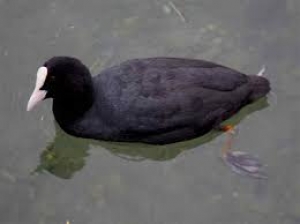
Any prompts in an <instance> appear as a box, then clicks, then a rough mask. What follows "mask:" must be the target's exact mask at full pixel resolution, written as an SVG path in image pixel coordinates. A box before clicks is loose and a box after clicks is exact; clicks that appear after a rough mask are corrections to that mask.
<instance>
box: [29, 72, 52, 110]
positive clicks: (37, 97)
mask: <svg viewBox="0 0 300 224" xmlns="http://www.w3.org/2000/svg"><path fill="white" fill-rule="evenodd" d="M47 73H48V70H47V68H46V67H40V68H39V69H38V71H37V74H36V83H35V88H34V90H33V92H32V94H31V96H30V99H29V101H28V104H27V111H30V110H31V109H32V108H33V107H34V106H35V105H37V104H38V103H39V102H41V101H42V100H43V99H45V97H46V94H47V91H45V90H40V88H41V87H42V86H43V85H44V83H45V80H46V77H47Z"/></svg>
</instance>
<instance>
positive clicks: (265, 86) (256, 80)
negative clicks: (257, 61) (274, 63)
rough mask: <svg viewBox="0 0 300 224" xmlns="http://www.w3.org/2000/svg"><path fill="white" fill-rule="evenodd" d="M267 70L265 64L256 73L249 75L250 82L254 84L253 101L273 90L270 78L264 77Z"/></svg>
mask: <svg viewBox="0 0 300 224" xmlns="http://www.w3.org/2000/svg"><path fill="white" fill-rule="evenodd" d="M265 70H266V68H265V66H263V68H262V69H261V70H260V71H259V72H258V73H257V74H256V75H249V82H250V85H251V86H252V94H251V95H250V100H251V101H255V100H257V99H259V98H261V97H264V96H265V95H267V94H268V93H269V92H270V90H271V87H270V82H269V80H268V79H267V78H265V77H264V74H265Z"/></svg>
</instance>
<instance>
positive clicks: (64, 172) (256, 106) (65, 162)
mask: <svg viewBox="0 0 300 224" xmlns="http://www.w3.org/2000/svg"><path fill="white" fill-rule="evenodd" d="M267 106H268V102H267V98H266V97H265V98H262V99H260V100H258V101H256V102H255V103H253V104H250V105H248V106H246V107H244V108H243V109H242V110H240V111H239V113H237V114H236V115H235V116H233V117H232V118H230V119H229V120H227V121H225V122H224V124H231V125H237V124H238V123H239V122H240V121H241V120H243V119H244V118H245V117H246V116H247V115H249V114H251V113H253V112H255V111H258V110H261V109H263V108H265V107H267ZM55 127H56V136H55V138H54V140H53V141H52V142H51V143H49V144H48V146H47V147H46V149H45V150H44V151H43V152H42V153H41V155H40V165H39V166H38V167H37V168H36V170H35V171H36V172H38V173H39V172H42V171H48V172H49V173H51V174H53V175H55V176H57V177H60V178H63V179H70V178H72V176H73V174H74V173H75V172H77V171H79V170H81V169H82V168H83V167H84V165H85V157H87V156H88V149H89V146H90V145H93V146H100V147H99V150H101V149H102V148H105V149H107V150H109V151H110V152H111V153H112V154H114V155H116V156H119V157H121V158H124V159H126V160H131V161H142V160H145V159H149V160H154V161H165V160H170V159H173V158H175V157H176V156H178V155H179V154H180V153H181V152H183V151H185V150H188V149H192V148H194V147H197V146H199V145H202V144H204V143H207V142H209V141H211V140H213V139H214V138H215V137H217V136H218V135H220V134H221V133H222V132H220V131H216V130H213V131H211V132H209V133H208V134H206V135H204V136H202V137H199V138H195V139H192V140H189V141H184V142H178V143H173V144H168V145H149V144H142V143H126V142H104V141H95V140H89V139H82V138H76V137H73V136H70V135H68V134H66V133H65V132H64V131H62V130H61V129H60V128H59V127H58V126H57V125H55ZM218 150H219V149H218Z"/></svg>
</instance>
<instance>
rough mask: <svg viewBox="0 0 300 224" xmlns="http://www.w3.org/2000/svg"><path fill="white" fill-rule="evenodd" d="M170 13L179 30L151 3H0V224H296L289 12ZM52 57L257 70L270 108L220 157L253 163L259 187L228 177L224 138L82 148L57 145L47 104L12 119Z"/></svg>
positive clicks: (207, 0)
mask: <svg viewBox="0 0 300 224" xmlns="http://www.w3.org/2000/svg"><path fill="white" fill-rule="evenodd" d="M173 5H175V7H176V8H177V9H178V10H179V11H180V12H181V13H182V15H183V16H184V19H183V17H180V16H179V14H178V13H176V10H174V8H172V4H170V3H169V1H163V0H139V1H138V0H123V1H119V0H103V1H97V0H88V1H79V0H66V1H53V0H51V1H40V0H31V1H29V0H22V1H21V0H15V1H8V0H0V27H1V34H0V68H1V82H0V99H1V105H0V131H1V135H0V146H1V149H0V223H1V224H16V223H22V224H32V223H38V224H48V223H49V224H53V223H57V224H58V223H66V221H67V220H70V222H71V223H74V224H76V223H78V224H82V223H85V224H99V223H103V224H135V223H136V224H140V223H143V224H147V223H149V224H199V223H212V224H252V223H253V224H257V223H274V224H276V223H279V224H282V223H286V224H296V223H300V188H299V185H300V174H299V172H298V170H299V169H300V165H299V164H300V151H299V143H300V142H299V137H298V136H299V133H300V119H299V112H300V105H299V102H300V101H299V99H300V91H299V85H300V63H299V61H300V43H299V40H300V29H299V23H300V3H299V1H298V0H264V1H260V0H227V1H217V0H187V1H177V0H176V1H175V0H174V1H173ZM53 55H72V56H76V57H78V58H80V59H82V60H83V61H84V63H86V64H87V65H88V66H89V67H90V68H91V70H92V72H93V74H97V72H98V71H100V70H101V69H103V68H105V67H108V66H111V65H113V64H116V63H118V62H121V61H124V60H126V59H130V58H138V57H150V56H173V57H174V56H178V57H191V58H202V59H206V60H212V61H216V62H219V63H221V64H224V65H227V66H230V67H232V68H235V69H238V70H241V71H243V72H245V73H248V74H254V73H257V71H258V70H259V69H260V68H261V66H262V65H266V67H267V73H268V77H269V79H270V80H271V82H272V88H273V92H274V93H275V94H276V97H274V96H271V97H269V99H268V102H269V103H268V104H269V105H267V104H266V103H261V104H258V105H254V106H253V107H252V108H248V109H247V110H245V111H244V112H243V113H242V114H240V115H239V116H240V117H238V118H237V121H239V120H241V122H240V123H239V133H238V136H237V138H236V139H235V143H234V144H235V145H234V146H235V148H236V149H239V150H244V151H247V152H250V153H252V154H254V155H257V156H259V157H260V158H261V160H262V161H264V162H265V163H266V164H267V165H268V166H267V172H268V175H269V178H268V180H266V181H258V180H253V179H249V178H245V177H241V176H238V175H236V174H234V173H232V172H230V170H229V169H228V168H227V167H226V166H225V165H224V164H223V163H222V160H221V159H220V149H221V147H222V144H223V143H224V140H225V136H224V135H218V134H216V133H211V134H210V135H208V136H206V137H203V138H200V139H195V140H192V141H188V142H184V143H180V144H175V145H169V146H162V147H153V146H151V147H150V146H148V145H143V144H132V145H130V144H129V145H128V144H123V143H118V144H115V143H107V142H96V141H89V140H82V139H77V138H74V137H71V136H68V135H66V134H64V133H63V132H62V131H61V130H60V129H59V128H58V127H57V125H56V124H55V122H53V115H52V111H51V101H50V100H48V101H45V102H44V103H43V104H41V105H40V106H39V107H37V109H35V110H34V111H33V112H31V113H27V112H25V108H26V104H27V100H28V97H29V95H30V93H31V91H32V88H33V85H34V82H35V80H34V79H35V73H36V70H37V68H38V67H39V66H40V65H41V64H42V63H43V62H44V61H45V60H46V59H48V58H49V57H51V56H53ZM254 111H256V112H254ZM240 118H241V119H240ZM36 171H37V172H36Z"/></svg>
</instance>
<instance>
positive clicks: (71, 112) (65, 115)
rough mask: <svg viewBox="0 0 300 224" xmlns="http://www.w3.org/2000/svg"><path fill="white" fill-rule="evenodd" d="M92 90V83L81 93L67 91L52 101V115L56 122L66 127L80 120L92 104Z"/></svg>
mask: <svg viewBox="0 0 300 224" xmlns="http://www.w3.org/2000/svg"><path fill="white" fill-rule="evenodd" d="M94 95H95V94H94V88H93V85H92V83H90V85H87V86H86V87H85V88H84V89H83V90H82V91H80V90H78V89H77V90H74V89H72V90H69V91H67V92H66V93H65V94H64V95H61V96H60V97H59V98H54V99H53V113H54V116H55V119H56V121H57V122H58V123H59V124H61V125H67V124H69V123H72V122H74V121H76V120H79V119H81V118H82V117H83V116H84V114H85V113H86V112H87V111H88V110H89V109H90V108H91V106H92V105H93V103H94V98H95V96H94Z"/></svg>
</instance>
